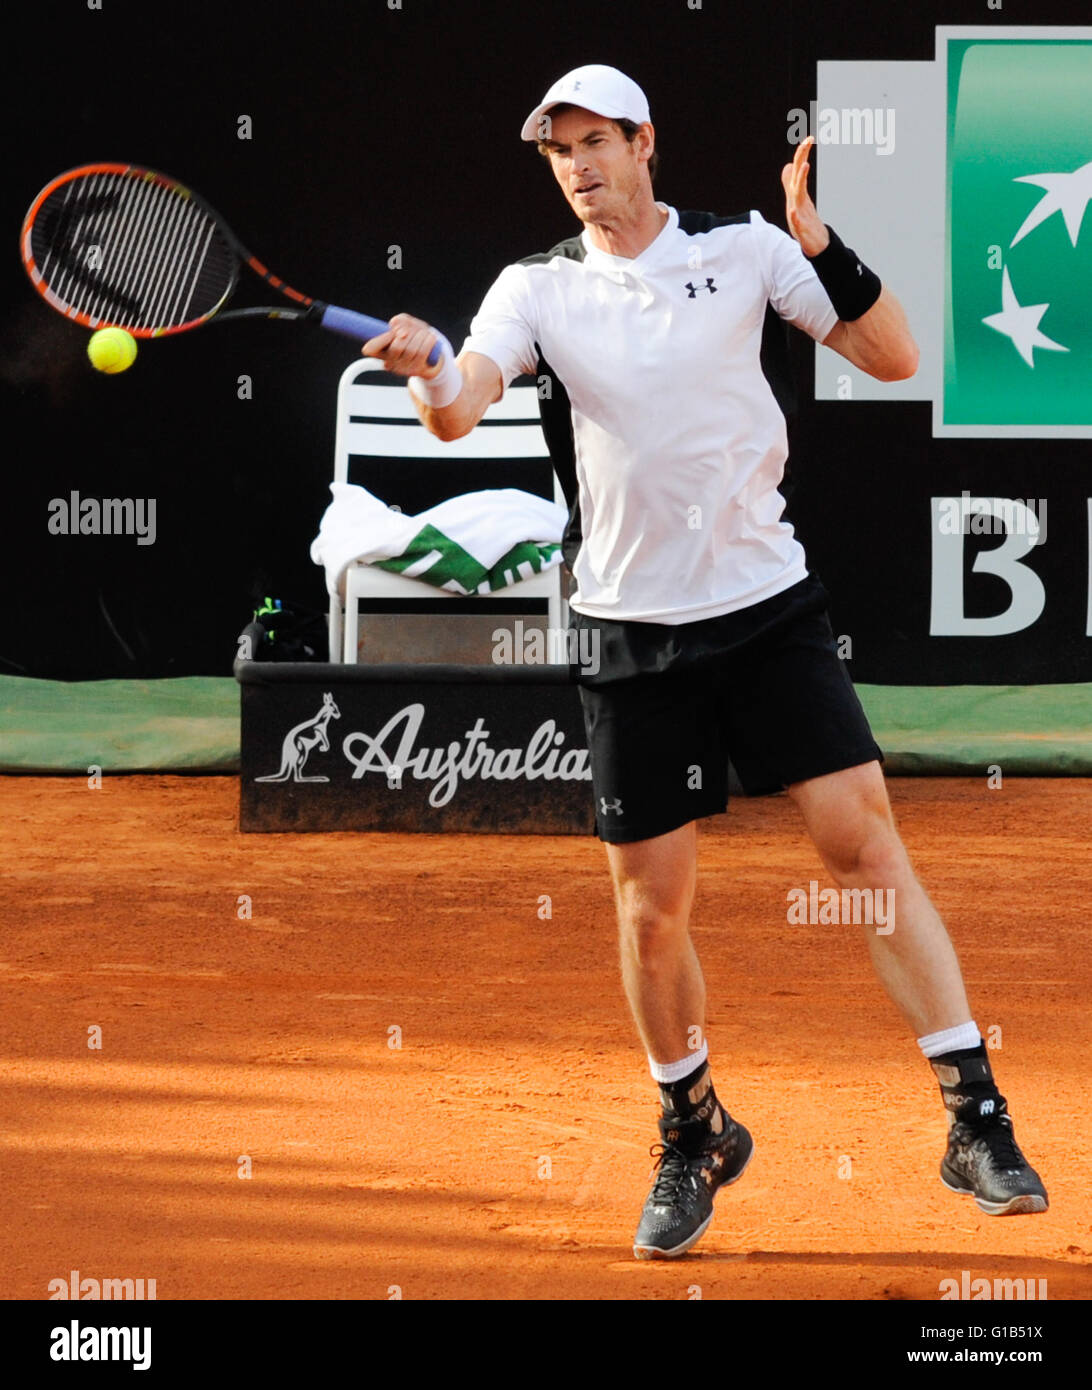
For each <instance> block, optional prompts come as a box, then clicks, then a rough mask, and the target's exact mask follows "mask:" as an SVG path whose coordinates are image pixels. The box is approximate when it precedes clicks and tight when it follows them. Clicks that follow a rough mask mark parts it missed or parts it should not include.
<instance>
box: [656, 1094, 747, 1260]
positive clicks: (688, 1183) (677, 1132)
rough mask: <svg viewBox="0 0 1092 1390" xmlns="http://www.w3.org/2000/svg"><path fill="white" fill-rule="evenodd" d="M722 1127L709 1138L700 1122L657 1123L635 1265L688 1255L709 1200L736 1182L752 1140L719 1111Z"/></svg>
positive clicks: (673, 1119) (706, 1219) (708, 1215)
mask: <svg viewBox="0 0 1092 1390" xmlns="http://www.w3.org/2000/svg"><path fill="white" fill-rule="evenodd" d="M720 1113H721V1115H722V1117H723V1120H724V1128H723V1129H722V1130H721V1132H720V1133H719V1134H713V1133H712V1132H711V1130H710V1129H709V1124H708V1122H707V1121H705V1120H700V1119H692V1120H680V1119H679V1118H678V1117H677V1116H671V1115H665V1116H664V1117H663V1118H662V1119H661V1120H660V1137H661V1139H662V1141H663V1142H662V1143H661V1144H658V1145H656V1144H654V1145H653V1147H652V1149H651V1150H650V1152H651V1154H652V1157H653V1158H655V1160H656V1177H655V1180H654V1182H653V1184H652V1191H651V1192H650V1193H649V1194H648V1200H647V1201H646V1202H645V1206H644V1210H643V1211H642V1213H641V1222H640V1225H639V1226H638V1227H637V1234H636V1236H635V1237H634V1240H633V1253H634V1255H635V1256H636V1257H637V1259H639V1260H652V1259H671V1258H673V1257H674V1256H675V1255H681V1254H683V1252H684V1251H686V1250H689V1249H690V1247H691V1246H692V1245H695V1244H696V1243H697V1242H698V1241H699V1240H700V1239H701V1237H702V1236H703V1235H704V1234H705V1231H706V1228H707V1227H708V1225H709V1223H710V1221H712V1219H713V1196H714V1194H715V1193H716V1190H717V1188H718V1187H727V1186H729V1185H730V1184H731V1183H734V1182H735V1181H736V1180H737V1179H738V1178H740V1177H742V1175H743V1170H744V1169H745V1168H746V1167H747V1164H748V1163H750V1161H751V1156H752V1154H753V1153H754V1141H753V1140H752V1139H751V1136H750V1134H749V1133H748V1132H747V1130H745V1129H744V1128H743V1126H742V1125H741V1124H739V1123H738V1122H737V1121H736V1120H733V1119H732V1117H731V1116H730V1115H729V1114H728V1112H727V1111H726V1110H725V1109H724V1108H723V1106H722V1107H721V1112H720Z"/></svg>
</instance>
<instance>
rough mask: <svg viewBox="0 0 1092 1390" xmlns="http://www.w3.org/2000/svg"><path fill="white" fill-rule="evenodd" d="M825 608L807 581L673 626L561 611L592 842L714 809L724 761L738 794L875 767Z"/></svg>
mask: <svg viewBox="0 0 1092 1390" xmlns="http://www.w3.org/2000/svg"><path fill="white" fill-rule="evenodd" d="M828 603H829V595H828V593H827V591H826V589H824V587H823V585H822V583H821V582H820V581H819V579H817V578H816V577H815V576H814V575H809V576H808V577H807V578H805V579H802V580H801V581H800V582H799V583H798V584H794V585H793V587H792V588H790V589H786V590H785V591H784V593H781V594H775V595H774V597H773V598H769V599H765V600H763V601H762V602H761V603H757V604H754V605H752V606H751V607H750V608H745V609H741V610H739V611H738V612H735V613H725V614H723V615H722V616H720V617H716V618H704V619H701V620H700V621H698V622H693V623H682V624H678V625H673V626H672V625H667V624H664V623H645V622H613V621H610V620H607V619H602V618H592V617H588V616H587V615H586V614H583V613H578V612H576V610H575V609H574V610H572V612H571V619H572V623H573V626H574V627H575V629H576V638H577V642H576V653H577V654H579V655H580V659H581V661H582V662H584V664H582V665H575V666H574V669H573V676H574V679H576V680H577V681H578V683H579V686H580V698H581V702H582V704H583V707H584V728H585V731H586V734H587V740H588V749H589V752H590V754H591V768H592V788H593V792H594V795H595V824H596V831H597V833H598V835H599V838H600V839H602V840H608V841H611V842H612V843H615V844H625V843H629V842H630V841H633V840H647V839H651V838H652V837H653V836H655V835H666V834H667V832H668V831H670V830H675V829H677V828H678V827H679V826H681V825H686V824H687V823H688V822H689V821H692V820H697V819H698V818H699V817H701V816H712V815H717V814H718V813H720V812H722V811H723V810H725V808H726V807H727V804H728V763H729V761H731V763H732V765H733V767H734V768H735V770H736V772H737V774H738V775H739V780H740V782H741V784H742V786H743V789H744V791H745V792H747V794H748V795H750V796H757V795H762V794H764V793H769V792H774V791H780V790H782V789H783V788H784V787H786V786H789V785H790V784H791V783H793V782H803V781H806V780H807V779H808V778H810V777H822V776H824V775H825V774H826V773H830V772H839V771H841V770H842V769H843V768H847V767H857V766H858V765H860V764H861V763H869V762H873V761H874V760H878V761H880V762H882V761H883V754H882V753H881V752H880V750H879V748H878V747H877V745H876V742H875V740H874V739H873V737H872V730H871V729H870V728H869V724H868V719H867V717H866V716H865V712H864V710H863V709H862V708H861V702H860V700H859V699H858V698H857V692H856V691H855V690H854V689H853V682H852V681H851V680H850V678H849V673H848V672H847V670H846V665H845V662H844V661H843V660H842V659H841V658H840V657H839V656H838V649H837V644H836V642H835V639H834V634H833V632H832V631H831V626H830V619H829V618H828V616H827V605H828ZM585 654H588V655H591V656H592V657H593V660H592V661H591V662H586V661H585V660H584V658H585ZM596 657H597V659H598V667H599V669H598V670H595V669H594V666H595V664H596V662H595V660H594V658H596Z"/></svg>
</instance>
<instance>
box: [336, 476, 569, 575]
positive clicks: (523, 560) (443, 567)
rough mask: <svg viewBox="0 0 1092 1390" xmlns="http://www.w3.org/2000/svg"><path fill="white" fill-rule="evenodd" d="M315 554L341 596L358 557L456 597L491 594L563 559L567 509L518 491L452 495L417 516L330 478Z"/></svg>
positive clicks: (492, 489) (352, 485)
mask: <svg viewBox="0 0 1092 1390" xmlns="http://www.w3.org/2000/svg"><path fill="white" fill-rule="evenodd" d="M330 491H331V492H332V493H333V498H334V500H333V501H332V502H331V503H330V505H329V506H328V507H327V508H326V511H325V513H324V514H323V517H322V521H321V523H320V525H319V533H318V535H317V536H316V537H315V539H314V540H313V541H312V542H311V559H312V560H314V562H315V564H316V565H323V566H325V568H326V587H327V589H328V590H329V592H330V593H331V594H337V593H338V592H339V591H340V589H341V586H342V576H343V575H344V573H345V570H346V569H347V568H348V567H349V565H351V564H353V563H354V562H355V561H357V560H362V561H364V562H365V563H367V564H372V565H378V566H379V567H380V568H382V569H388V570H392V571H394V572H395V573H397V574H403V575H405V576H407V578H410V579H420V580H422V581H423V582H424V583H426V584H431V585H433V586H434V587H436V588H442V589H447V590H449V591H450V592H451V593H455V594H468V595H469V594H491V593H495V592H496V591H497V590H498V589H503V588H505V587H507V585H509V584H515V583H517V582H518V581H519V580H521V579H528V578H530V576H531V575H532V574H538V573H539V572H540V571H542V570H548V569H552V568H553V567H554V566H555V565H559V564H560V563H561V536H562V532H563V531H564V529H565V520H566V512H565V508H564V507H562V506H561V505H560V504H559V503H557V502H550V501H547V499H546V498H545V497H538V496H536V495H535V493H533V492H523V491H522V490H521V489H519V488H511V487H506V488H487V489H485V490H483V491H481V492H466V493H463V494H462V496H460V497H450V498H448V500H447V501H446V502H441V503H439V505H438V506H435V507H429V508H428V509H427V510H426V511H423V512H421V513H420V514H419V515H417V516H406V515H405V514H404V513H402V512H399V511H393V510H392V509H391V508H390V507H388V506H387V505H386V503H385V502H381V501H380V500H379V498H378V497H373V496H372V494H371V493H370V492H368V490H367V489H366V488H362V487H359V486H358V485H357V484H355V483H331V484H330Z"/></svg>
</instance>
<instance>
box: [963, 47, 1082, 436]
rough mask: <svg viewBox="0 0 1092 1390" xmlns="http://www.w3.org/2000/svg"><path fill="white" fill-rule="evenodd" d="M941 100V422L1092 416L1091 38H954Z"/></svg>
mask: <svg viewBox="0 0 1092 1390" xmlns="http://www.w3.org/2000/svg"><path fill="white" fill-rule="evenodd" d="M947 97H948V171H947V174H948V179H947V189H948V221H947V232H948V241H947V248H948V251H947V271H948V274H947V285H946V295H945V331H944V407H943V412H944V423H945V424H946V425H953V426H982V427H984V428H982V429H981V430H980V431H975V432H976V433H978V432H981V433H983V434H989V433H991V432H992V431H993V430H997V432H999V433H1000V432H1006V433H1007V432H1013V433H1023V432H1026V433H1028V434H1049V433H1053V432H1058V433H1064V432H1066V427H1068V428H1069V429H1072V428H1073V427H1082V426H1084V427H1087V426H1092V214H1089V212H1088V207H1089V203H1090V202H1092V42H1089V41H1087V40H1061V39H1050V40H1046V39H1043V38H1038V39H1037V38H1032V37H1029V38H1005V39H997V40H981V39H973V40H965V41H953V42H951V43H950V45H949V48H948V92H947ZM1021 427H1023V428H1022V429H1021Z"/></svg>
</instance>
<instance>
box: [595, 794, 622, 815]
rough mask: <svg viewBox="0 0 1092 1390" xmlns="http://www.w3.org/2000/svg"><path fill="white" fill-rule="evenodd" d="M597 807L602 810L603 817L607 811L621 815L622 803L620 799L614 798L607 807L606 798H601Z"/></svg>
mask: <svg viewBox="0 0 1092 1390" xmlns="http://www.w3.org/2000/svg"><path fill="white" fill-rule="evenodd" d="M599 805H600V806H601V807H602V808H603V815H606V814H607V812H608V811H617V812H618V814H619V815H621V814H622V801H621V798H620V797H617V796H616V797H615V798H614V800H613V801H612V802H611V803H610V805H609V806H608V805H607V798H606V797H605V796H601V797H600V798H599Z"/></svg>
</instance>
